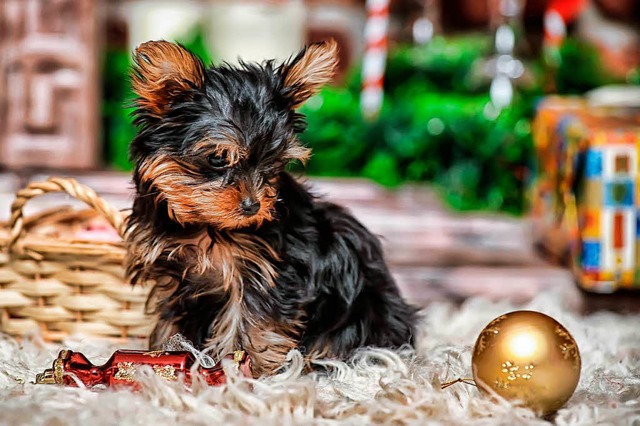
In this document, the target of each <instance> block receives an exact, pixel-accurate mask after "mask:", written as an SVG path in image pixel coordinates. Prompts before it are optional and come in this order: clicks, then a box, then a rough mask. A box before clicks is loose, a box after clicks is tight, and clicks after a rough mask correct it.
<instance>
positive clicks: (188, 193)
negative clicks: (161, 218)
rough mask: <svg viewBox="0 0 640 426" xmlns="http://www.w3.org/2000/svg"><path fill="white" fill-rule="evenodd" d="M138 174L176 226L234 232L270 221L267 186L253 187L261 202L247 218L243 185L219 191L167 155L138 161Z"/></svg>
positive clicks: (271, 201)
mask: <svg viewBox="0 0 640 426" xmlns="http://www.w3.org/2000/svg"><path fill="white" fill-rule="evenodd" d="M138 171H139V174H140V179H141V181H142V182H145V183H150V184H151V185H152V186H153V188H154V189H153V190H154V191H155V192H154V193H153V196H154V199H155V200H156V202H159V201H162V200H165V201H166V202H167V204H168V207H169V216H170V217H171V218H172V219H173V220H175V221H176V222H178V223H181V224H187V223H192V224H198V223H200V224H209V225H215V226H217V227H218V228H219V229H236V228H240V227H243V226H249V225H253V224H256V225H258V226H259V225H261V224H262V223H263V222H264V221H269V220H271V219H273V214H274V204H275V200H276V190H275V189H274V188H273V187H271V186H270V185H267V184H262V185H253V186H255V187H258V189H257V190H255V192H251V194H250V195H252V196H253V197H254V198H255V199H256V200H257V201H259V202H260V210H259V211H258V214H256V215H254V216H251V217H247V216H244V215H243V214H242V212H241V210H240V202H241V200H242V199H243V198H244V197H246V196H247V195H248V192H249V189H248V188H247V184H246V183H240V184H239V185H236V186H230V187H227V188H221V187H220V186H219V184H216V183H215V182H211V181H210V180H208V179H203V178H202V177H201V176H199V174H198V173H197V172H196V171H194V170H191V169H190V168H189V167H188V166H187V165H185V164H182V163H178V162H177V161H176V160H174V159H173V158H171V157H170V156H168V155H166V154H159V155H157V156H155V157H153V158H151V159H147V160H145V161H143V162H141V163H140V166H139V169H138Z"/></svg>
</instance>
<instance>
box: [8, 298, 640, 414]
mask: <svg viewBox="0 0 640 426" xmlns="http://www.w3.org/2000/svg"><path fill="white" fill-rule="evenodd" d="M515 308H528V309H534V310H538V311H541V312H545V313H547V314H549V315H551V316H553V317H554V318H556V319H557V320H558V321H560V322H561V323H562V324H564V325H565V326H566V327H567V328H568V329H569V330H570V331H571V333H572V334H573V336H574V337H575V338H576V340H577V341H578V345H579V347H580V350H581V354H582V361H583V369H582V377H581V380H580V384H579V386H578V389H577V390H576V393H575V394H574V396H573V397H572V398H571V400H570V401H569V402H568V404H567V405H566V407H565V408H563V409H562V410H560V411H559V412H558V413H557V415H556V416H555V418H553V419H551V420H543V419H539V418H537V417H535V416H534V415H533V414H532V413H531V412H530V411H528V410H526V409H523V408H514V407H511V406H510V405H509V404H507V403H505V402H502V403H496V402H492V401H491V400H490V399H488V398H486V397H484V396H483V395H481V394H480V393H479V391H478V390H477V389H476V388H474V387H472V386H468V385H464V384H457V385H454V386H452V387H450V388H448V389H446V390H443V391H442V390H440V383H441V382H444V381H447V380H451V379H454V378H457V377H469V374H470V363H471V359H470V357H471V348H472V346H473V344H474V342H475V339H476V337H477V335H478V333H479V332H480V330H481V329H482V328H483V326H484V325H485V324H486V323H487V322H489V321H490V320H491V319H493V318H494V317H496V316H498V315H499V314H502V313H505V312H508V311H510V310H513V309H515ZM420 331H421V335H420V336H419V339H420V341H421V344H420V346H419V348H418V349H417V353H412V352H408V351H406V352H400V353H397V352H396V353H394V352H390V351H386V350H368V351H363V352H362V353H360V354H359V355H357V356H356V357H355V358H354V359H353V360H351V361H350V362H349V363H337V362H331V363H327V367H328V368H330V369H331V371H332V372H331V373H330V374H329V375H302V374H301V373H300V368H301V362H300V357H299V354H297V353H291V354H290V358H291V364H290V367H289V369H288V370H287V371H285V372H284V373H282V374H280V375H278V376H275V377H271V378H268V379H263V380H260V381H253V383H252V385H253V387H252V388H250V386H249V383H248V381H247V380H245V379H239V378H236V379H232V380H231V383H230V384H229V385H227V386H223V387H211V388H206V387H195V388H194V389H193V390H192V391H190V392H187V391H185V390H184V389H183V388H182V387H180V386H179V385H178V384H176V383H166V382H162V381H161V380H160V379H158V378H157V377H155V376H154V375H152V374H149V375H147V376H145V377H144V379H143V380H144V382H143V389H142V390H141V391H139V392H130V391H126V390H118V391H99V392H97V391H89V390H86V389H74V388H60V387H55V386H45V385H33V384H30V383H29V382H30V381H32V380H33V379H34V377H35V374H36V373H37V372H39V371H41V370H42V369H44V368H46V367H49V366H50V364H51V362H52V360H53V359H54V358H55V356H56V355H57V352H58V350H59V349H60V347H45V346H43V345H42V344H39V343H38V341H37V338H31V339H29V340H27V341H25V342H24V343H23V344H22V346H20V345H18V344H17V343H16V342H15V341H12V340H10V339H8V338H6V337H4V338H0V424H2V425H14V424H15V425H26V424H30V425H31V424H33V425H153V426H160V425H165V424H166V425H175V424H184V425H191V424H193V425H218V424H242V425H260V426H262V425H289V424H296V425H297V424H300V425H312V424H314V425H337V424H341V425H342V424H349V425H369V424H394V425H405V424H407V425H418V424H419V425H424V424H431V425H433V424H444V425H461V424H474V425H475V424H477V425H498V424H500V425H541V424H548V422H549V421H552V422H555V423H556V424H558V425H595V424H606V425H634V426H638V425H640V316H622V315H616V314H611V313H598V314H594V315H590V316H586V317H582V316H577V315H574V314H571V313H569V312H567V309H566V307H565V306H564V301H563V300H561V299H560V297H559V296H558V295H555V294H551V293H545V294H541V295H540V296H539V297H537V298H536V299H535V300H533V301H532V302H531V303H529V304H527V305H526V306H524V307H515V306H511V305H508V304H506V303H491V302H488V301H486V300H480V299H474V300H470V301H468V302H467V303H465V304H464V305H463V306H462V307H461V308H455V307H454V306H452V305H449V304H434V305H432V306H430V307H429V308H428V309H426V310H425V311H424V322H423V324H422V325H421V327H420ZM66 347H69V348H71V349H73V350H78V351H82V352H84V353H85V354H86V355H87V356H88V357H89V359H90V360H92V361H93V362H95V363H101V362H103V361H105V360H106V358H107V357H108V356H109V355H110V354H111V352H112V351H113V350H114V349H116V348H114V347H109V346H106V345H102V346H95V345H91V344H89V343H86V342H85V343H83V342H82V341H81V340H73V341H69V342H67V344H66ZM374 360H375V361H374ZM20 379H23V380H24V381H26V383H25V384H20V383H19V381H20ZM251 389H252V390H251Z"/></svg>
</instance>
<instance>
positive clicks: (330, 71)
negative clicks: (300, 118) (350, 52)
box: [282, 39, 338, 108]
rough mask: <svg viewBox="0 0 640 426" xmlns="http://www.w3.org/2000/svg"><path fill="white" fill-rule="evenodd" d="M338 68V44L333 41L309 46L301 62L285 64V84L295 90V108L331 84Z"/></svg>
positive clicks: (304, 51)
mask: <svg viewBox="0 0 640 426" xmlns="http://www.w3.org/2000/svg"><path fill="white" fill-rule="evenodd" d="M296 59H297V58H296ZM337 66H338V43H336V41H335V40H333V39H332V40H329V41H326V42H321V43H314V44H312V45H310V46H307V47H306V48H305V49H304V50H303V53H302V57H301V58H300V59H299V60H293V61H291V62H289V63H285V64H283V66H282V73H283V75H284V76H285V80H284V84H285V86H287V87H291V88H293V99H292V100H293V103H294V105H293V107H294V108H297V107H299V106H300V105H302V104H303V103H304V102H306V101H307V99H309V98H310V97H311V96H313V95H315V94H316V93H318V91H319V90H320V89H321V88H322V86H324V85H325V84H327V83H329V82H330V81H331V79H332V78H333V75H334V74H335V71H336V67H337Z"/></svg>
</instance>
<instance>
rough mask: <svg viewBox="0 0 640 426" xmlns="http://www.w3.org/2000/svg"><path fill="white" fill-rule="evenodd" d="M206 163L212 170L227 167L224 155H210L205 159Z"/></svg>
mask: <svg viewBox="0 0 640 426" xmlns="http://www.w3.org/2000/svg"><path fill="white" fill-rule="evenodd" d="M207 163H209V165H210V166H211V167H213V168H214V169H224V168H225V167H227V157H226V156H225V155H224V154H211V155H209V156H208V157H207Z"/></svg>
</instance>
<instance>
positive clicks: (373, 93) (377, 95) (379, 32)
mask: <svg viewBox="0 0 640 426" xmlns="http://www.w3.org/2000/svg"><path fill="white" fill-rule="evenodd" d="M388 33H389V0H367V23H366V26H365V30H364V37H365V41H366V48H365V53H364V58H363V60H362V94H361V97H360V106H361V108H362V112H363V113H364V115H365V116H366V117H369V118H374V117H376V116H377V115H378V112H379V111H380V107H381V106H382V99H383V97H384V90H383V83H384V70H385V63H386V61H387V38H388Z"/></svg>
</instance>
